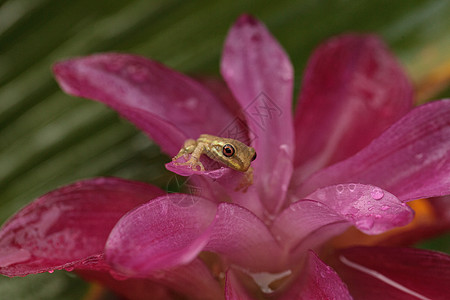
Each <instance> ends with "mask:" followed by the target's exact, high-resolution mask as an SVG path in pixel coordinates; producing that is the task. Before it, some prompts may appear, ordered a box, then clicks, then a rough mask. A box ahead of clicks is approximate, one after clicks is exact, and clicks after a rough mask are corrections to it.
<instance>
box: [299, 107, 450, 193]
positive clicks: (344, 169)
mask: <svg viewBox="0 0 450 300" xmlns="http://www.w3.org/2000/svg"><path fill="white" fill-rule="evenodd" d="M448 174H450V100H442V101H436V102H432V103H428V104H425V105H422V106H420V107H417V108H415V109H414V110H412V111H411V112H410V113H408V114H407V115H406V116H405V117H403V118H402V119H401V120H399V121H398V122H397V123H395V124H394V125H392V126H391V127H390V128H389V129H388V130H386V131H385V132H384V133H383V134H382V135H381V136H380V137H379V138H377V139H375V140H374V141H373V142H372V143H371V144H370V145H369V146H367V147H366V148H364V149H363V150H361V151H360V152H359V153H357V154H356V155H354V156H352V157H350V158H349V159H347V160H345V161H343V162H341V163H337V164H335V165H333V166H331V167H329V168H326V169H324V170H321V171H319V172H317V173H315V174H314V175H313V176H311V177H310V178H309V179H308V180H307V181H306V182H305V183H304V184H303V185H302V186H301V187H300V189H299V190H298V191H297V192H298V194H297V195H303V196H305V195H307V194H310V193H311V192H313V191H314V190H316V189H317V188H320V187H324V186H328V185H333V184H339V183H350V182H359V183H365V184H373V185H376V186H379V187H380V188H383V189H385V190H388V191H389V192H391V193H393V194H395V195H396V196H397V197H398V198H399V199H400V200H402V201H409V200H413V199H419V198H427V197H432V196H442V195H447V194H450V181H449V176H448Z"/></svg>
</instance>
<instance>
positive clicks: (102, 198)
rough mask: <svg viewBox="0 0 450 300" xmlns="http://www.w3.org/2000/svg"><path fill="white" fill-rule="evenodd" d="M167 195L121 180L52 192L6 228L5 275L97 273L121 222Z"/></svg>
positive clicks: (0, 260)
mask: <svg viewBox="0 0 450 300" xmlns="http://www.w3.org/2000/svg"><path fill="white" fill-rule="evenodd" d="M162 194H163V191H162V190H160V189H159V188H157V187H154V186H151V185H147V184H144V183H140V182H134V181H128V180H124V179H118V178H97V179H90V180H84V181H80V182H77V183H75V184H72V185H68V186H65V187H62V188H60V189H57V190H55V191H53V192H50V193H48V194H46V195H44V196H42V197H40V198H38V199H37V200H35V201H34V202H32V203H31V204H29V205H28V206H26V207H25V208H23V209H22V210H21V211H19V212H18V213H17V214H16V215H15V216H13V217H12V218H11V219H10V220H9V221H8V222H7V223H5V224H4V225H3V227H2V229H1V230H0V273H1V274H4V275H7V276H23V275H27V274H34V273H40V272H45V271H51V270H54V269H61V268H67V269H74V268H76V269H77V268H79V269H92V268H93V269H95V268H96V265H97V264H99V265H101V264H103V263H104V262H103V257H102V255H103V248H104V246H105V242H106V239H107V237H108V235H109V233H110V231H111V229H112V228H113V226H114V225H115V224H116V222H117V221H118V220H119V219H120V218H121V217H122V216H123V215H124V214H125V213H126V212H128V211H129V210H131V209H132V208H134V207H136V206H138V205H140V204H143V203H145V202H147V201H149V200H151V199H153V198H154V197H157V196H159V195H162ZM99 268H103V267H102V266H99Z"/></svg>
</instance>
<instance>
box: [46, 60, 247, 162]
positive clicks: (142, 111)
mask: <svg viewBox="0 0 450 300" xmlns="http://www.w3.org/2000/svg"><path fill="white" fill-rule="evenodd" d="M53 70H54V73H55V75H56V79H57V80H58V82H59V84H60V85H61V87H62V89H63V90H64V91H65V92H66V93H69V94H71V95H74V96H79V97H84V98H90V99H93V100H97V101H100V102H103V103H105V104H107V105H108V106H110V107H112V108H113V109H115V110H117V111H118V112H119V113H120V114H121V115H122V116H124V117H125V118H127V119H129V120H130V121H131V122H132V123H134V124H135V125H137V126H138V127H139V128H140V129H142V130H143V131H144V132H146V133H147V134H148V135H150V137H151V138H152V139H154V140H155V142H156V143H158V144H159V145H160V146H161V147H162V149H163V150H164V151H165V152H166V153H168V154H169V155H175V154H176V153H177V152H178V150H179V149H180V148H181V146H182V145H183V142H184V141H185V140H186V139H188V138H194V139H196V138H198V137H199V136H200V135H201V134H204V133H209V134H214V135H219V134H220V133H221V132H223V131H224V130H225V129H226V127H227V126H228V125H229V124H230V123H232V122H233V120H234V118H235V116H233V115H232V113H231V112H230V110H229V108H228V107H227V106H226V105H225V104H224V103H222V101H221V100H220V99H219V98H217V97H215V96H214V95H213V94H212V93H211V92H210V91H209V90H208V89H206V88H205V87H204V86H203V85H201V84H200V83H198V82H196V81H195V80H193V79H190V78H189V77H187V76H184V75H182V74H180V73H177V72H175V71H173V70H170V69H168V68H166V67H164V66H163V65H161V64H159V63H156V62H154V61H151V60H148V59H146V58H143V57H140V56H134V55H127V54H113V53H111V54H98V55H93V56H88V57H84V58H76V59H71V60H67V61H64V62H60V63H58V64H56V65H55V66H54V68H53ZM205 122H207V124H208V126H205ZM238 125H239V124H238ZM238 125H236V126H238ZM239 126H240V125H239ZM239 126H238V127H239Z"/></svg>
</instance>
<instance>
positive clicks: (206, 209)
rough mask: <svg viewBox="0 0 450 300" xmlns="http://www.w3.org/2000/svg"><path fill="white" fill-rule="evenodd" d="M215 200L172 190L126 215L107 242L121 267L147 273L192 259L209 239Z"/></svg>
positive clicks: (113, 261)
mask: <svg viewBox="0 0 450 300" xmlns="http://www.w3.org/2000/svg"><path fill="white" fill-rule="evenodd" d="M216 209H217V206H216V204H214V203H212V202H210V201H208V200H205V199H202V198H199V197H196V196H193V195H188V194H169V195H166V196H163V197H160V198H157V199H154V200H153V201H151V202H149V203H146V204H144V205H142V206H140V207H138V208H137V209H135V210H133V211H131V212H130V213H128V214H127V215H126V216H124V217H123V218H122V219H121V220H120V221H119V222H118V223H117V225H116V226H115V227H114V229H113V230H112V231H111V234H110V236H109V238H108V241H107V243H106V248H105V253H106V258H107V261H108V262H110V263H111V265H112V266H113V267H114V268H115V269H117V270H118V271H120V272H122V273H124V274H127V275H133V276H144V275H147V274H151V273H153V272H154V271H158V270H162V269H169V268H173V267H176V266H180V265H184V264H187V263H189V262H191V261H193V260H194V259H195V258H196V257H197V255H198V254H199V252H200V251H202V250H203V248H204V247H205V245H206V244H207V243H208V239H209V235H210V230H209V225H210V224H211V222H212V221H213V220H214V217H215V215H216Z"/></svg>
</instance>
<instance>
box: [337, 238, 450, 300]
mask: <svg viewBox="0 0 450 300" xmlns="http://www.w3.org/2000/svg"><path fill="white" fill-rule="evenodd" d="M338 260H339V263H338V264H337V265H336V270H337V271H338V273H339V275H340V276H341V277H342V279H343V280H344V282H346V283H347V285H348V287H349V290H350V292H351V293H352V295H354V296H355V298H356V299H369V300H370V299H405V300H406V299H422V300H426V299H446V298H447V297H448V295H450V286H449V284H448V283H449V282H450V256H448V255H446V254H444V253H439V252H433V251H427V250H421V249H414V248H383V247H353V248H348V249H344V250H341V251H340V252H339V253H338Z"/></svg>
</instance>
